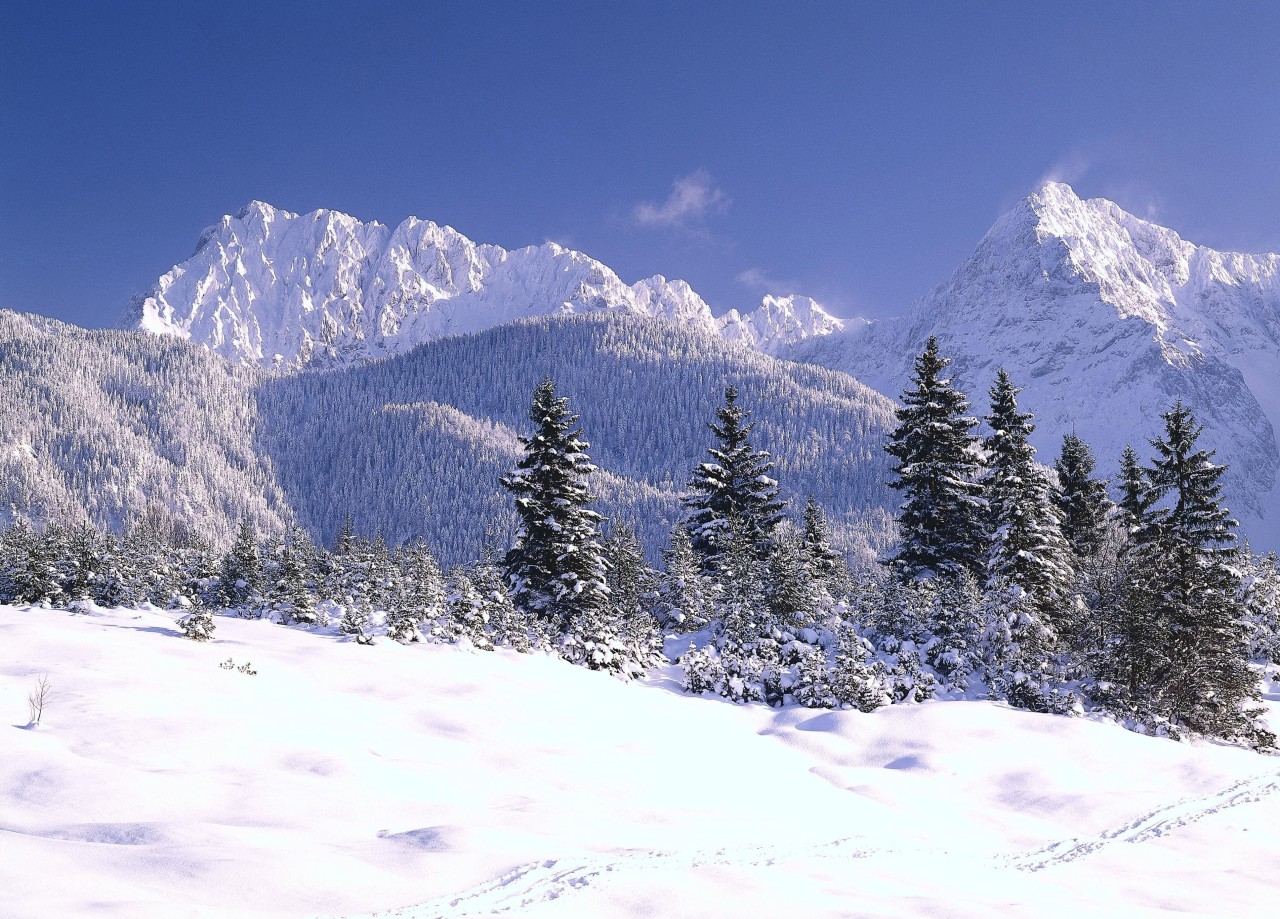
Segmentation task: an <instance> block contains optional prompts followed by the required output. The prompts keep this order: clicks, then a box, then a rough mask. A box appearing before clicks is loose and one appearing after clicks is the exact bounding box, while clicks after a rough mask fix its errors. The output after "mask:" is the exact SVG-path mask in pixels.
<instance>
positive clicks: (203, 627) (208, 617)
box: [178, 597, 216, 641]
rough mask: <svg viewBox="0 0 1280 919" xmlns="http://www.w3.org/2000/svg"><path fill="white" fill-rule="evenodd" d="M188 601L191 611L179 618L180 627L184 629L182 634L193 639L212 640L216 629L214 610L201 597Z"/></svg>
mask: <svg viewBox="0 0 1280 919" xmlns="http://www.w3.org/2000/svg"><path fill="white" fill-rule="evenodd" d="M188 603H189V606H188V607H187V609H188V610H189V612H188V613H187V614H186V615H185V616H183V617H182V618H181V619H179V620H178V627H179V628H180V629H182V634H183V635H186V636H187V637H188V638H190V639H191V640H192V641H211V640H212V639H213V633H214V631H215V630H216V626H215V624H214V621H213V611H212V610H210V609H209V608H208V607H207V606H205V605H204V602H203V601H202V600H201V599H200V598H199V597H196V598H195V599H194V600H192V601H188Z"/></svg>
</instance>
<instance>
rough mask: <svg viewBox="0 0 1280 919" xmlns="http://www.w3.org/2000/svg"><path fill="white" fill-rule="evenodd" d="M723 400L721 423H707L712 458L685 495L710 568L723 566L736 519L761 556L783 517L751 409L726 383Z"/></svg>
mask: <svg viewBox="0 0 1280 919" xmlns="http://www.w3.org/2000/svg"><path fill="white" fill-rule="evenodd" d="M724 401H725V404H724V406H723V407H721V408H719V409H717V410H716V418H717V419H718V422H719V423H714V422H713V423H711V424H710V425H709V427H710V428H711V431H712V433H714V434H715V436H716V440H717V444H716V446H714V447H712V448H711V449H710V450H709V451H708V452H709V453H710V454H711V459H712V461H711V462H709V463H702V464H701V465H699V466H698V468H697V469H695V470H694V472H693V478H692V480H691V481H690V482H689V488H690V490H691V491H692V494H690V495H689V496H688V497H686V498H685V499H684V505H685V507H686V508H687V509H688V516H687V518H686V520H685V528H686V529H687V530H688V531H689V537H690V540H691V541H692V543H693V550H694V552H695V553H696V554H697V556H698V558H699V560H700V563H701V565H702V569H703V571H706V572H712V571H715V570H716V569H717V568H718V567H719V565H720V561H721V556H722V555H723V554H724V552H725V550H726V547H727V546H728V543H729V541H730V539H731V538H732V534H731V526H734V525H736V526H737V527H738V528H739V530H740V535H742V536H743V537H745V538H746V539H747V541H748V542H749V543H750V545H751V546H752V547H753V549H754V551H755V552H756V554H757V556H759V557H761V558H763V557H764V555H765V553H766V552H767V551H768V548H769V545H770V544H771V542H772V537H773V530H774V527H776V526H777V524H778V521H779V520H781V519H782V509H783V503H782V502H781V501H780V500H778V483H777V481H776V480H774V479H773V478H771V477H770V476H769V473H770V472H771V471H772V469H773V462H772V460H771V459H770V458H769V454H768V453H767V452H766V451H764V450H756V449H755V448H754V447H753V446H752V445H751V441H750V436H751V432H752V430H753V429H754V428H755V424H754V422H749V421H748V420H747V419H748V418H749V417H750V414H751V413H750V412H747V411H745V410H744V409H742V408H741V407H739V405H738V390H737V388H736V387H734V386H729V387H727V388H726V389H725V391H724Z"/></svg>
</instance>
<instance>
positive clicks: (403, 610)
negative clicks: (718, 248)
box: [387, 540, 448, 642]
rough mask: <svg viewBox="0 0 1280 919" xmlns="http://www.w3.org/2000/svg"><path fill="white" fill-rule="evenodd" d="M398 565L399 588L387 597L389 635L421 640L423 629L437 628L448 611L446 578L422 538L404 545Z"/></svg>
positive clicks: (432, 629) (397, 582)
mask: <svg viewBox="0 0 1280 919" xmlns="http://www.w3.org/2000/svg"><path fill="white" fill-rule="evenodd" d="M398 567H399V577H398V578H397V579H396V591H395V593H394V596H393V597H391V598H389V600H388V608H387V636H388V637H389V638H391V639H392V640H394V641H400V642H412V641H418V640H420V639H421V638H422V637H423V635H424V632H433V631H435V628H436V624H437V623H438V622H439V620H440V619H441V617H442V616H443V615H444V614H445V612H446V608H447V600H448V595H447V594H446V592H445V586H444V579H443V577H442V575H441V573H440V565H439V564H438V563H437V562H436V559H435V556H434V555H432V554H431V550H430V549H428V548H427V545H426V543H424V542H423V541H422V540H418V541H416V542H414V543H411V544H409V545H407V546H404V547H402V548H401V550H400V555H399V559H398Z"/></svg>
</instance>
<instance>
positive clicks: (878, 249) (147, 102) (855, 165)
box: [0, 0, 1280, 326]
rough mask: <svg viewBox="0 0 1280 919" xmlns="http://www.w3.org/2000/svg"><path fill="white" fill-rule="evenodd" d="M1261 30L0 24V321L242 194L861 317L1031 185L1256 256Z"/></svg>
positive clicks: (97, 303) (632, 10)
mask: <svg viewBox="0 0 1280 919" xmlns="http://www.w3.org/2000/svg"><path fill="white" fill-rule="evenodd" d="M1278 49H1280V4H1277V3H1274V2H1272V3H1249V2H1231V3H1226V2H1203V3H1137V2H1078V0H1073V2H1069V3H1068V2H1058V3H1047V2H1045V3H1038V2H1018V3H982V4H977V3H959V2H956V3H940V2H937V3H893V4H873V3H723V4H720V3H697V4H689V3H674V4H667V3H645V4H638V3H637V4H633V5H629V6H627V7H616V6H614V5H611V4H604V3H581V4H578V3H404V4H400V3H377V2H370V3H351V4H347V3H320V2H315V3H305V4H290V3H271V4H262V3H244V4H241V3H233V2H219V3H216V4H204V3H145V4H144V3H132V4H126V3H113V4H104V3H89V4H80V3H66V2H61V3H29V2H24V3H16V2H6V3H3V4H2V5H0V90H2V92H0V307H3V308H10V309H18V310H26V311H34V312H39V313H44V314H46V315H51V316H56V317H58V318H63V319H67V320H69V321H72V322H76V323H79V324H82V325H89V326H101V325H110V324H112V323H114V322H115V321H116V319H117V317H118V315H119V313H120V312H121V310H122V309H123V308H124V306H125V304H126V303H127V301H128V300H129V298H130V296H131V295H132V294H133V293H135V292H136V291H138V290H140V289H142V288H144V287H145V286H147V285H148V284H149V283H150V282H151V281H153V280H154V279H155V278H156V277H157V276H158V275H159V274H160V273H161V272H163V271H165V270H166V269H167V268H168V267H169V266H171V265H173V264H174V263H176V262H178V261H180V260H182V259H184V258H185V257H187V256H188V255H189V254H190V253H191V249H192V247H193V245H194V243H195V240H196V236H197V234H198V233H199V231H200V230H201V228H203V227H204V226H206V225H208V224H210V223H213V222H215V221H216V220H217V219H218V217H219V216H220V215H222V214H224V213H228V212H232V211H235V210H238V209H239V208H240V207H242V206H243V205H244V204H245V203H247V202H248V201H249V200H251V199H254V198H260V199H262V200H265V201H269V202H271V203H273V204H275V205H277V206H279V207H284V208H287V209H289V210H294V211H307V210H311V209H314V208H318V207H330V208H336V209H339V210H343V211H346V212H348V213H351V214H354V215H356V216H357V217H360V218H361V219H365V220H369V219H377V220H379V221H381V222H383V223H392V224H394V223H395V222H397V221H399V220H401V219H402V218H404V217H405V216H407V215H410V214H415V215H418V216H421V217H426V218H430V219H433V220H436V221H438V222H442V223H448V224H451V225H453V226H455V227H457V228H458V229H459V230H461V231H462V232H464V233H466V234H467V235H469V236H471V237H472V238H473V239H476V240H479V241H482V242H492V243H498V244H500V245H503V246H507V247H516V246H521V245H527V244H531V243H540V242H543V241H544V240H547V239H553V240H556V241H558V242H561V243H563V244H565V245H568V246H572V247H575V248H579V249H582V250H583V251H585V252H587V253H588V254H590V255H592V256H594V257H596V258H598V259H600V260H602V261H604V262H606V263H607V264H609V265H611V266H612V267H613V268H615V269H616V270H617V271H618V272H619V273H620V274H621V275H622V276H623V278H624V279H625V280H627V281H634V280H636V279H637V278H640V277H644V276H647V275H650V274H654V273H662V274H666V275H667V276H669V277H682V278H685V279H687V280H689V281H690V282H691V283H692V284H693V286H694V287H695V288H696V289H697V290H699V291H700V292H701V293H702V294H703V295H704V296H705V297H707V299H708V300H709V302H710V303H711V305H712V307H713V308H715V309H716V310H717V312H718V311H722V310H724V309H727V308H728V307H730V306H739V307H741V306H746V305H750V304H752V303H754V302H756V301H757V300H758V298H759V296H760V294H761V293H763V292H764V289H765V288H766V287H767V288H768V289H769V290H771V291H777V292H787V291H795V292H800V293H807V294H810V295H812V296H814V297H817V298H818V299H819V300H822V301H823V302H826V303H828V304H829V305H830V306H831V307H832V308H833V310H834V311H835V312H837V313H838V314H841V315H846V316H848V315H854V314H862V315H870V316H875V315H890V314H894V313H897V312H900V311H902V310H903V309H904V308H905V307H906V306H907V305H909V303H910V302H911V301H912V300H913V299H915V298H916V297H918V296H920V295H921V294H923V293H924V292H925V291H926V290H928V289H929V288H930V287H931V286H933V285H934V284H935V283H937V282H939V281H941V280H943V279H944V278H945V277H946V275H947V274H948V273H949V272H950V270H951V269H952V268H953V267H954V266H955V264H956V263H957V262H958V261H959V260H960V259H962V258H963V257H964V256H965V255H967V254H968V253H969V252H970V251H971V250H972V248H973V246H974V244H975V243H976V242H977V240H978V239H979V238H980V237H981V236H982V234H983V232H985V230H986V229H987V228H988V226H989V225H990V224H991V223H992V221H993V220H994V219H995V218H996V217H997V216H998V215H999V214H1000V213H1001V212H1002V211H1004V210H1005V209H1007V208H1008V207H1010V206H1011V205H1012V204H1013V203H1015V202H1016V201H1017V199H1018V198H1019V197H1021V196H1023V195H1024V194H1026V193H1028V192H1029V191H1031V190H1032V189H1034V187H1035V186H1036V185H1037V184H1038V182H1040V181H1041V180H1042V179H1044V178H1046V177H1050V176H1053V177H1057V178H1061V179H1064V180H1065V181H1068V182H1071V183H1072V184H1073V186H1074V187H1075V188H1076V190H1077V191H1078V192H1079V193H1081V194H1082V195H1086V196H1104V197H1109V198H1112V199H1113V200H1116V201H1118V202H1119V203H1120V204H1121V205H1122V206H1124V207H1125V208H1127V209H1128V210H1130V211H1133V212H1135V213H1137V214H1139V215H1143V216H1150V217H1152V218H1153V219H1156V220H1157V221H1159V222H1161V223H1164V224H1165V225H1167V226H1172V227H1173V228H1175V229H1177V230H1178V231H1179V232H1181V233H1182V234H1183V236H1185V237H1187V238H1188V239H1191V240H1193V241H1196V242H1201V243H1204V244H1206V245H1211V246H1214V247H1217V248H1228V249H1239V250H1246V251H1277V250H1280V222H1278V221H1277V215H1280V64H1278V63H1277V59H1278V58H1280V51H1278Z"/></svg>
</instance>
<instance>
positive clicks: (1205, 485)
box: [1150, 403, 1274, 739]
mask: <svg viewBox="0 0 1280 919" xmlns="http://www.w3.org/2000/svg"><path fill="white" fill-rule="evenodd" d="M1161 417H1162V418H1163V419H1164V425H1165V433H1164V437H1162V438H1156V439H1155V440H1152V442H1151V445H1152V446H1153V447H1155V450H1156V458H1155V464H1154V466H1153V467H1152V469H1151V471H1150V480H1151V488H1152V491H1153V492H1154V493H1155V494H1156V495H1158V496H1160V497H1163V498H1165V499H1166V511H1165V513H1164V514H1162V515H1161V517H1160V519H1159V522H1158V529H1159V547H1160V552H1161V555H1162V556H1163V563H1162V565H1161V570H1160V572H1159V574H1158V579H1157V585H1158V587H1157V597H1156V599H1155V605H1156V609H1157V613H1158V616H1159V618H1160V619H1162V620H1163V622H1164V623H1165V624H1166V625H1167V629H1168V632H1167V634H1168V646H1167V647H1168V651H1167V653H1166V656H1167V659H1168V663H1169V667H1170V669H1169V672H1168V673H1167V675H1166V677H1165V681H1164V685H1163V687H1162V693H1161V694H1162V696H1163V700H1164V702H1165V703H1166V704H1167V706H1168V712H1169V715H1170V717H1171V718H1172V719H1173V720H1174V721H1175V723H1178V724H1182V725H1185V726H1186V727H1188V728H1190V729H1191V730H1193V731H1197V732H1200V733H1204V734H1212V735H1216V736H1220V737H1225V738H1230V739H1246V738H1249V737H1254V736H1256V737H1262V735H1263V734H1264V733H1265V732H1263V731H1262V729H1261V728H1260V727H1259V726H1258V724H1257V718H1258V717H1259V715H1260V714H1261V709H1260V707H1259V706H1256V703H1258V701H1259V696H1258V690H1257V679H1256V677H1255V676H1254V674H1253V672H1252V671H1251V670H1250V668H1249V666H1248V659H1247V654H1248V645H1247V640H1248V637H1247V635H1246V633H1245V628H1244V623H1243V621H1242V618H1241V616H1240V612H1241V610H1240V605H1239V597H1240V594H1241V583H1240V575H1239V573H1238V571H1237V570H1236V567H1235V566H1236V565H1237V564H1238V562H1239V553H1238V548H1237V546H1236V539H1235V532H1234V529H1235V527H1236V525H1237V524H1236V522H1235V521H1234V520H1232V519H1231V517H1230V513H1229V512H1228V510H1227V508H1226V507H1224V506H1223V504H1222V501H1221V493H1222V485H1221V481H1220V480H1221V478H1222V474H1223V473H1224V472H1225V471H1226V467H1225V466H1219V465H1216V464H1215V463H1214V462H1213V452H1212V451H1205V450H1201V449H1198V448H1197V446H1196V441H1197V440H1198V438H1199V436H1200V432H1201V430H1202V428H1201V426H1200V425H1198V424H1196V421H1195V418H1194V417H1193V416H1192V414H1191V412H1190V410H1188V409H1187V408H1185V407H1184V406H1183V405H1182V404H1181V403H1178V404H1177V405H1175V406H1174V407H1173V409H1172V410H1171V411H1169V412H1166V413H1165V414H1163V415H1162V416H1161ZM1272 739H1274V738H1272Z"/></svg>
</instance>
